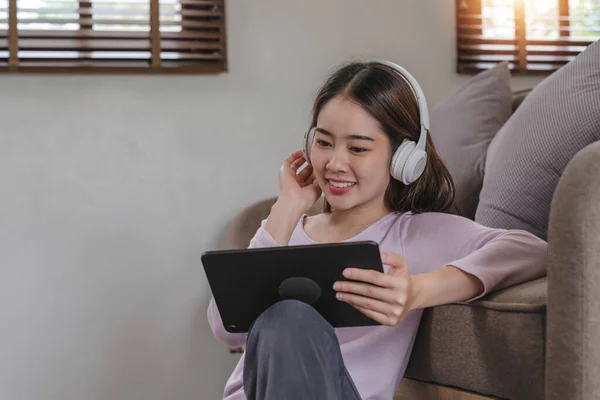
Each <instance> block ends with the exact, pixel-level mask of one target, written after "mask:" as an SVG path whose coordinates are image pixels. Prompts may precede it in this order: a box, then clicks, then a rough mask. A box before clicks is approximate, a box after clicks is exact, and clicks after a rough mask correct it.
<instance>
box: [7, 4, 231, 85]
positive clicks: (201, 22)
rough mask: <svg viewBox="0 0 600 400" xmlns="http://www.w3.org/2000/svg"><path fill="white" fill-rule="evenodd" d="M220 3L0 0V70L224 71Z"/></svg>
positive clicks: (223, 23)
mask: <svg viewBox="0 0 600 400" xmlns="http://www.w3.org/2000/svg"><path fill="white" fill-rule="evenodd" d="M225 39H226V35H225V3H224V0H123V1H120V0H0V71H2V72H5V71H20V72H118V73H122V72H184V73H218V72H223V71H225V70H226V69H227V58H226V43H225Z"/></svg>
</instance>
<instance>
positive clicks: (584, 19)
mask: <svg viewBox="0 0 600 400" xmlns="http://www.w3.org/2000/svg"><path fill="white" fill-rule="evenodd" d="M456 17H457V24H456V28H457V31H456V33H457V69H458V72H459V73H475V72H478V71H481V70H484V69H488V68H491V67H493V66H494V65H495V64H496V63H498V62H501V61H508V62H509V66H510V68H511V70H512V71H513V72H516V73H545V74H548V73H551V72H552V71H555V70H557V69H558V68H560V67H561V66H562V65H564V64H566V63H567V62H569V61H570V60H572V59H573V58H574V57H575V56H576V55H577V54H579V53H581V52H582V51H583V50H584V49H585V48H586V47H587V46H588V45H590V44H591V43H592V42H594V41H596V40H598V39H600V0H456Z"/></svg>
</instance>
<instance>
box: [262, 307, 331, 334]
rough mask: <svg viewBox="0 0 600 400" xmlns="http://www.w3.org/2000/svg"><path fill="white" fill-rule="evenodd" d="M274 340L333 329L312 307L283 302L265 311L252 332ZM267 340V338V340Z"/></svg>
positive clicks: (329, 331)
mask: <svg viewBox="0 0 600 400" xmlns="http://www.w3.org/2000/svg"><path fill="white" fill-rule="evenodd" d="M255 330H258V331H259V332H260V333H261V336H263V338H264V336H265V335H266V336H273V337H272V339H274V340H275V339H276V338H279V339H281V338H285V337H294V336H297V335H299V334H302V333H303V332H305V333H306V332H312V333H315V332H323V331H325V332H327V333H330V334H333V327H332V326H331V325H330V324H329V323H328V322H327V321H326V320H325V319H324V318H323V317H322V316H321V314H319V312H318V311H317V310H315V309H314V308H313V307H312V306H310V305H308V304H306V303H304V302H301V301H298V300H282V301H279V302H277V303H275V304H273V305H272V306H271V307H269V308H268V309H267V310H265V311H264V312H263V313H262V314H261V315H260V316H259V317H258V318H257V320H256V321H255V322H254V325H253V327H252V331H255ZM265 339H266V338H265Z"/></svg>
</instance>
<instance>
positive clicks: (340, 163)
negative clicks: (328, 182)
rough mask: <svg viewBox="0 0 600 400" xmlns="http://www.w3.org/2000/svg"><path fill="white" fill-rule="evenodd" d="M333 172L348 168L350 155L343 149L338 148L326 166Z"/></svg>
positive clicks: (343, 170) (344, 170)
mask: <svg viewBox="0 0 600 400" xmlns="http://www.w3.org/2000/svg"><path fill="white" fill-rule="evenodd" d="M325 167H326V168H327V169H328V170H330V171H332V172H346V171H347V170H348V156H347V154H346V152H345V151H343V150H342V149H336V150H335V151H334V152H333V154H332V155H331V158H330V159H329V161H328V162H327V164H326V166H325Z"/></svg>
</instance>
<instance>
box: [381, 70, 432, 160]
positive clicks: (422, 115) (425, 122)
mask: <svg viewBox="0 0 600 400" xmlns="http://www.w3.org/2000/svg"><path fill="white" fill-rule="evenodd" d="M371 62H376V63H379V64H383V65H386V66H388V67H390V68H392V69H394V70H396V71H397V72H398V73H399V75H400V76H401V77H402V78H403V79H404V81H405V82H406V83H408V86H409V87H410V89H411V90H412V92H413V94H414V95H415V97H416V98H417V102H418V103H419V119H420V120H421V121H420V123H421V134H420V135H419V141H418V142H417V146H416V148H417V149H420V150H423V151H425V143H427V132H429V111H428V109H427V101H426V100H425V94H424V93H423V90H422V89H421V86H419V83H418V82H417V80H416V79H415V78H414V77H413V76H412V75H411V74H410V73H409V72H408V71H407V70H405V69H404V68H402V67H401V66H399V65H398V64H395V63H393V62H391V61H388V60H374V61H371Z"/></svg>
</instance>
